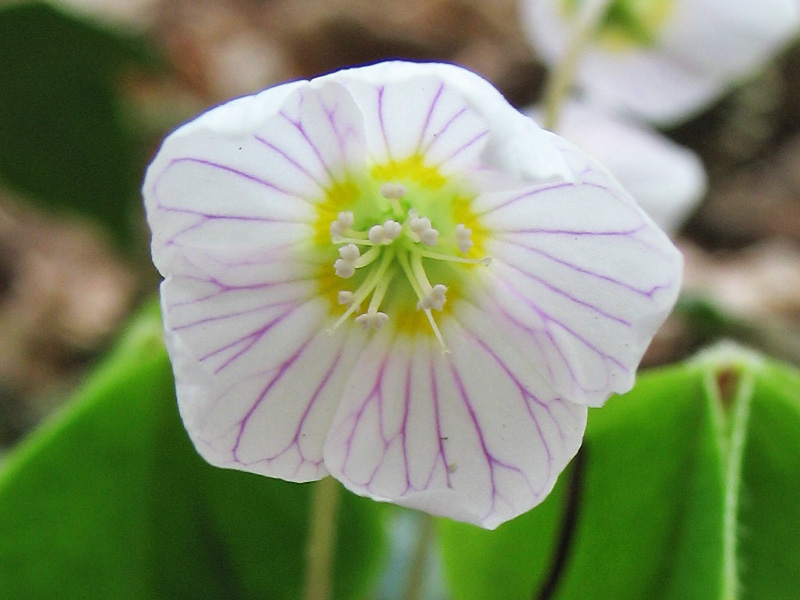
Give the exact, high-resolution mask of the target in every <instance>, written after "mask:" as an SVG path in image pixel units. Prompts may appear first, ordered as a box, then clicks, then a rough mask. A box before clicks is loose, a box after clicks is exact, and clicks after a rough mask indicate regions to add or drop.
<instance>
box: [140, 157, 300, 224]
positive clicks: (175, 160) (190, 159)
mask: <svg viewBox="0 0 800 600" xmlns="http://www.w3.org/2000/svg"><path fill="white" fill-rule="evenodd" d="M184 162H189V163H196V164H200V165H204V166H206V167H211V168H212V169H219V170H220V171H224V172H226V173H231V174H232V175H236V176H238V177H242V178H243V179H247V180H248V181H252V182H253V183H256V184H258V185H261V186H264V187H267V188H269V189H271V190H273V191H276V192H278V193H280V194H283V195H285V196H289V197H291V198H297V199H299V200H304V199H303V198H302V197H300V196H296V195H294V194H292V193H291V192H289V191H287V190H285V189H283V188H282V187H280V186H278V185H276V184H274V183H272V182H270V181H266V180H265V179H261V178H260V177H256V176H255V175H253V174H251V173H246V172H244V171H241V170H239V169H235V168H233V167H230V166H228V165H223V164H221V163H217V162H214V161H211V160H206V159H204V158H196V157H192V156H183V157H181V158H173V159H172V160H171V161H170V162H169V166H168V167H167V168H166V169H165V170H164V172H163V173H161V175H159V178H158V180H157V181H156V183H155V186H154V187H155V189H158V183H159V181H160V180H161V177H163V176H164V174H165V173H166V172H167V171H168V170H169V167H170V166H172V165H175V164H180V163H184ZM159 208H163V209H164V210H169V207H163V206H161V205H159ZM173 210H175V211H176V212H189V213H191V212H192V211H189V210H181V209H173ZM196 214H201V215H202V213H199V212H198V213H196ZM221 218H228V216H227V215H224V216H222V217H221ZM230 218H233V215H231V217H230ZM240 218H245V219H246V218H247V217H240Z"/></svg>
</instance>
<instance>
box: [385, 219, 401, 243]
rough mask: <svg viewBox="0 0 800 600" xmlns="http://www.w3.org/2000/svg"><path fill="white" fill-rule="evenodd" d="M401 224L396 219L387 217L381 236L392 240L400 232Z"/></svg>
mask: <svg viewBox="0 0 800 600" xmlns="http://www.w3.org/2000/svg"><path fill="white" fill-rule="evenodd" d="M402 231H403V226H402V225H400V223H398V222H397V221H392V220H391V219H389V220H388V221H386V222H385V223H384V224H383V237H384V239H385V240H394V239H397V237H398V236H399V235H400V234H401V233H402Z"/></svg>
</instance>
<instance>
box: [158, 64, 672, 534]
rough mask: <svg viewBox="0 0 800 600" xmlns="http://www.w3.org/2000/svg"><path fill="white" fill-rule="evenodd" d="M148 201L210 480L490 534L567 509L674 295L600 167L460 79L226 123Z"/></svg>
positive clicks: (378, 90) (236, 113)
mask: <svg viewBox="0 0 800 600" xmlns="http://www.w3.org/2000/svg"><path fill="white" fill-rule="evenodd" d="M144 197H145V203H146V208H147V215H148V219H149V223H150V226H151V228H152V231H153V259H154V262H155V264H156V266H157V267H158V269H159V270H160V272H161V273H162V275H163V276H164V282H163V283H162V286H161V299H162V310H163V316H164V324H165V331H166V335H165V338H166V343H167V348H168V350H169V354H170V357H171V360H172V363H173V367H174V371H175V379H176V386H177V395H178V402H179V407H180V411H181V415H182V418H183V421H184V423H185V426H186V429H187V430H188V432H189V434H190V436H191V438H192V440H193V441H194V444H195V446H196V447H197V450H198V451H199V453H200V454H201V455H202V456H203V457H204V458H205V459H206V460H207V461H209V462H210V463H212V464H214V465H218V466H221V467H228V468H233V469H240V470H243V471H251V472H254V473H260V474H263V475H267V476H270V477H279V478H282V479H286V480H290V481H310V480H315V479H319V478H322V477H324V476H326V475H328V474H330V475H332V476H333V477H335V478H336V479H338V480H339V481H340V482H342V483H343V484H344V485H345V486H346V487H347V488H349V489H350V490H352V491H354V492H356V493H357V494H361V495H365V496H369V497H372V498H374V499H376V500H380V501H388V502H394V503H397V504H401V505H404V506H409V507H414V508H417V509H421V510H424V511H427V512H429V513H432V514H435V515H443V516H447V517H450V518H453V519H458V520H463V521H468V522H472V523H476V524H478V525H481V526H483V527H486V528H494V527H496V526H497V525H499V524H500V523H503V522H504V521H506V520H508V519H511V518H512V517H514V516H516V515H519V514H520V513H522V512H524V511H527V510H528V509H530V508H531V507H532V506H534V505H536V504H537V503H539V502H540V501H541V500H543V499H544V497H545V496H546V495H547V494H548V492H549V491H550V490H551V489H552V487H553V485H554V483H555V480H556V478H557V476H558V474H559V473H560V472H561V471H562V470H563V468H564V467H565V465H566V464H567V463H568V462H569V460H570V459H571V458H572V457H573V456H574V454H575V453H576V451H577V450H578V447H579V446H580V443H581V439H582V436H583V432H584V427H585V425H586V415H587V407H588V406H600V405H602V404H603V403H604V402H605V400H606V399H607V398H608V397H609V395H610V394H612V393H613V392H624V391H626V390H628V389H629V388H630V387H631V385H632V384H633V380H634V374H635V370H636V367H637V365H638V363H639V360H640V359H641V356H642V354H643V352H644V350H645V348H646V346H647V345H648V343H649V341H650V339H651V338H652V336H653V334H654V332H655V331H656V329H657V328H658V327H659V325H660V324H661V323H662V321H663V320H664V319H665V318H666V315H667V314H668V312H669V311H670V310H671V308H672V306H673V304H674V302H675V299H676V296H677V293H678V289H679V286H680V282H681V265H682V261H681V256H680V254H679V252H678V251H677V250H676V249H675V248H674V247H673V245H672V244H671V243H670V241H669V240H668V238H667V237H666V236H665V235H664V234H663V233H662V232H661V231H660V230H659V229H658V228H657V227H656V226H655V225H654V224H653V222H652V221H651V220H650V219H649V218H648V217H647V216H646V215H645V214H644V213H643V212H642V210H641V209H640V208H639V207H638V206H637V205H636V203H635V202H634V201H633V200H632V199H631V198H630V196H629V195H628V194H627V193H626V192H625V191H624V190H623V189H622V188H621V187H620V185H619V184H618V183H617V182H616V181H615V180H614V179H613V178H612V177H611V176H610V175H609V173H608V172H607V171H606V170H605V169H604V168H603V167H601V166H600V165H599V164H598V163H597V162H595V161H594V160H593V159H591V158H590V157H589V156H588V155H586V154H585V153H584V152H582V151H580V150H578V149H577V148H576V147H575V146H573V145H571V144H569V143H568V142H566V141H564V140H563V139H561V138H559V137H557V136H555V135H553V134H551V133H549V132H546V131H544V130H542V129H540V128H539V127H538V126H536V125H535V124H534V123H533V121H531V120H530V119H529V118H527V117H525V116H523V115H522V114H521V113H519V112H517V111H516V110H514V109H513V108H512V107H511V106H510V105H509V104H508V103H507V102H506V101H505V100H504V99H503V97H502V96H501V95H500V94H499V93H498V92H497V91H496V90H495V89H494V88H493V87H492V86H491V85H490V84H489V83H487V82H486V81H484V80H483V79H481V78H480V77H478V76H477V75H474V74H473V73H470V72H469V71H466V70H464V69H461V68H458V67H455V66H450V65H443V64H415V63H405V62H389V63H383V64H377V65H373V66H368V67H362V68H356V69H350V70H344V71H339V72H336V73H333V74H330V75H326V76H324V77H319V78H316V79H312V80H311V81H296V82H293V83H287V84H284V85H279V86H276V87H273V88H270V89H267V90H266V91H264V92H261V93H260V94H257V95H254V96H248V97H244V98H239V99H237V100H233V101H231V102H228V103H227V104H224V105H222V106H219V107H217V108H215V109H213V110H211V111H209V112H207V113H205V114H203V115H201V116H199V117H198V118H197V119H195V120H194V121H191V122H190V123H188V124H186V125H184V126H183V127H181V128H179V129H178V130H177V131H175V132H174V133H173V134H172V135H170V136H169V137H168V138H167V139H166V141H165V142H164V144H163V146H162V148H161V150H160V151H159V153H158V155H157V156H156V158H155V160H154V161H153V163H152V165H151V166H150V168H149V170H148V172H147V177H146V181H145V184H144Z"/></svg>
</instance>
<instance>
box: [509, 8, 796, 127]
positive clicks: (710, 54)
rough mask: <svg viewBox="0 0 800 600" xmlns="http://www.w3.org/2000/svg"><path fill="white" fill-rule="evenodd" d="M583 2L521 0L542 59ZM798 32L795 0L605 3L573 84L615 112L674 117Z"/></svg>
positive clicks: (665, 121)
mask: <svg viewBox="0 0 800 600" xmlns="http://www.w3.org/2000/svg"><path fill="white" fill-rule="evenodd" d="M585 1H587V0H523V1H522V12H523V22H524V26H525V27H526V29H527V30H528V32H529V34H530V38H531V41H532V43H533V45H534V46H535V47H536V49H537V50H538V51H539V53H540V55H541V57H542V59H543V60H544V61H545V62H547V63H548V64H549V65H550V66H551V67H553V66H554V65H556V64H558V63H559V62H560V61H561V60H562V58H563V56H564V53H565V48H566V46H567V44H568V43H569V41H570V36H571V34H572V31H573V28H574V25H575V21H576V20H577V15H578V14H579V12H580V9H581V8H582V6H583V3H584V2H585ZM798 29H800V3H798V2H797V0H761V1H755V0H613V1H612V2H611V3H610V6H609V8H608V12H607V13H606V17H605V18H604V19H603V20H602V21H601V25H600V27H599V29H598V31H597V33H596V34H595V37H594V39H593V43H592V44H591V45H590V46H589V47H588V48H587V49H586V51H585V53H584V54H583V56H582V57H581V60H580V64H579V65H578V68H577V73H576V78H575V79H576V85H577V86H579V87H580V88H582V89H583V91H584V92H585V93H586V94H587V95H588V96H589V97H590V98H591V100H592V101H593V102H597V103H600V104H602V105H604V106H607V107H608V108H610V109H612V110H614V111H616V112H630V113H634V114H636V115H638V116H640V117H642V118H644V119H647V120H650V121H652V122H654V123H657V124H660V125H669V124H675V123H678V122H680V121H681V120H685V119H686V118H689V117H691V116H693V115H694V114H695V113H697V112H698V111H699V110H701V109H702V108H704V107H705V106H706V105H708V104H709V103H711V102H713V101H714V100H715V99H716V98H718V97H719V96H720V95H721V94H722V93H724V91H725V90H726V89H727V88H728V87H730V86H731V85H733V84H734V83H736V81H737V80H738V79H740V78H742V77H744V76H746V75H748V74H749V73H750V72H752V71H754V70H755V69H757V68H758V67H759V66H760V65H761V64H763V63H764V62H766V61H767V60H768V59H769V58H770V57H771V56H772V55H773V54H774V53H775V52H776V51H777V50H779V49H780V48H781V47H782V46H784V45H785V44H786V43H787V42H789V41H790V40H791V39H792V38H793V37H794V36H795V35H797V32H798Z"/></svg>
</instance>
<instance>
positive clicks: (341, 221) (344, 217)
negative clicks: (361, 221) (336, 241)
mask: <svg viewBox="0 0 800 600" xmlns="http://www.w3.org/2000/svg"><path fill="white" fill-rule="evenodd" d="M354 222H355V217H354V216H353V213H352V212H350V211H349V210H348V211H342V212H340V213H339V214H338V215H337V217H336V220H335V221H334V222H333V223H331V236H333V237H339V236H342V235H344V232H345V231H347V230H348V229H350V228H351V227H352V226H353V223H354Z"/></svg>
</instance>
